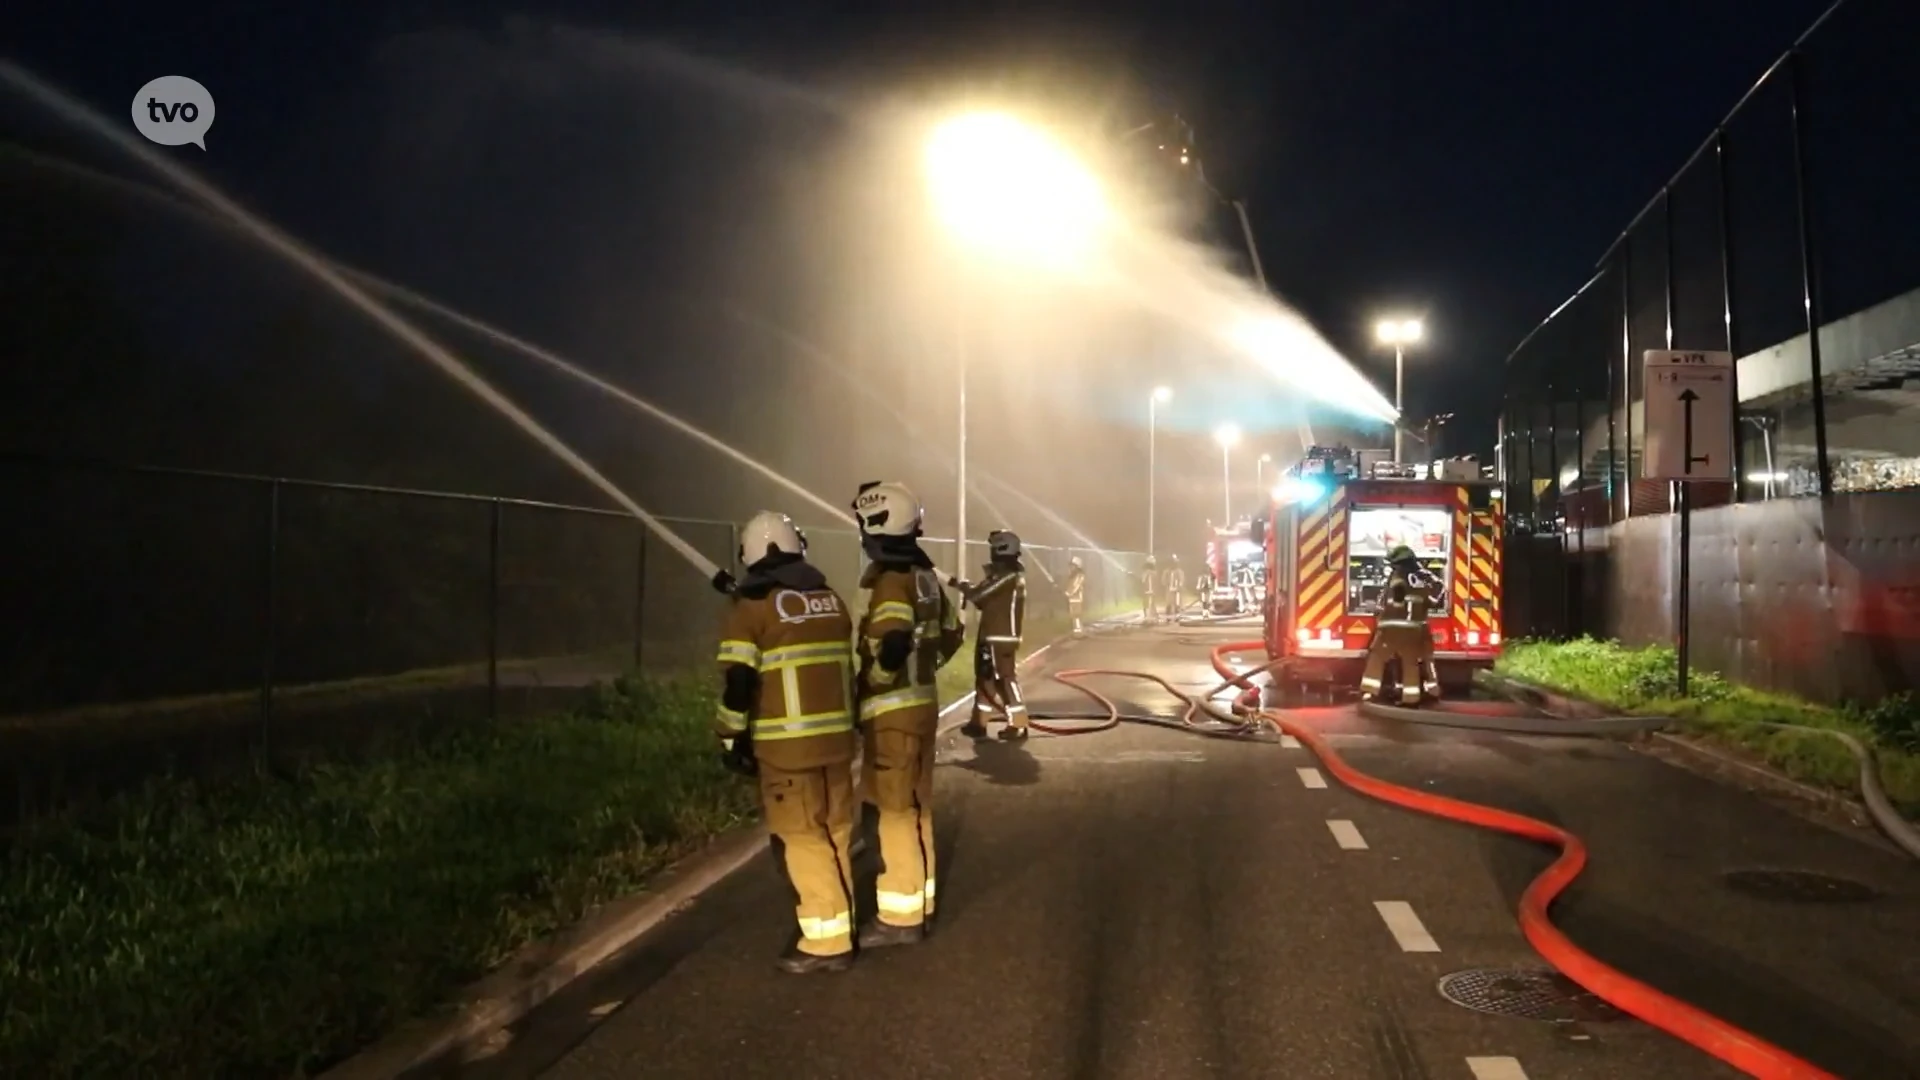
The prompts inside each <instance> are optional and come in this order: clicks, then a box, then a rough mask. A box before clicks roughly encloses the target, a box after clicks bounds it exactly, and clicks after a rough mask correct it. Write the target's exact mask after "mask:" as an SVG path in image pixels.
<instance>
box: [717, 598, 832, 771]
mask: <svg viewBox="0 0 1920 1080" xmlns="http://www.w3.org/2000/svg"><path fill="white" fill-rule="evenodd" d="M718 660H719V662H720V666H721V667H722V668H725V667H727V666H729V665H732V664H743V665H745V666H747V667H750V668H752V669H753V670H755V671H757V672H759V673H760V688H759V696H758V698H757V699H756V700H755V702H754V706H753V710H752V714H751V716H750V717H749V715H748V714H747V713H742V712H735V711H733V710H731V709H728V708H727V707H726V706H725V705H724V704H722V705H721V706H720V713H719V716H718V717H717V723H718V725H719V727H720V730H721V731H723V732H727V733H734V734H737V733H739V732H743V731H746V730H747V729H748V726H749V724H751V726H752V729H753V741H754V743H755V744H756V746H757V745H759V744H762V743H767V742H778V741H780V740H783V739H799V738H805V737H807V736H810V735H833V734H837V733H844V732H850V731H852V730H853V707H852V701H851V697H852V680H853V619H852V617H851V616H850V615H848V614H847V608H846V605H845V604H844V603H842V602H841V600H840V596H839V594H837V593H835V592H834V591H833V590H832V589H812V590H807V591H801V590H798V589H789V588H775V589H773V590H772V591H771V592H769V593H767V595H766V596H764V597H759V598H754V599H749V598H746V597H736V598H734V600H733V601H732V603H731V605H730V606H729V607H728V610H727V616H726V624H725V627H724V628H723V629H722V631H721V634H720V649H719V653H718Z"/></svg>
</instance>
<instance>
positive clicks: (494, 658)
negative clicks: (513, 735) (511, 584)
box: [487, 499, 502, 720]
mask: <svg viewBox="0 0 1920 1080" xmlns="http://www.w3.org/2000/svg"><path fill="white" fill-rule="evenodd" d="M501 514H502V507H501V504H500V500H499V499H494V500H493V501H492V504H491V505H490V506H488V508H487V718H488V719H489V720H498V719H499V718H500V518H501Z"/></svg>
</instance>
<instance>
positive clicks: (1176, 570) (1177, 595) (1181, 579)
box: [1167, 555, 1187, 619]
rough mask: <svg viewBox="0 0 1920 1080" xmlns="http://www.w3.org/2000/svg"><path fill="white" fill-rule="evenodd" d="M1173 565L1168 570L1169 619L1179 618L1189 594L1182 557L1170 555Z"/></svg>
mask: <svg viewBox="0 0 1920 1080" xmlns="http://www.w3.org/2000/svg"><path fill="white" fill-rule="evenodd" d="M1168 559H1169V560H1170V561H1171V562H1172V563H1173V565H1172V566H1169V567H1168V568H1167V617H1168V618H1169V619H1172V618H1177V617H1179V615H1180V609H1181V608H1182V607H1184V606H1185V603H1184V601H1185V600H1186V592H1187V572H1186V571H1185V570H1183V569H1181V567H1180V556H1178V555H1170V556H1168Z"/></svg>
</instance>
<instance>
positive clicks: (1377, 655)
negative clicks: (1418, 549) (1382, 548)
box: [1360, 544, 1440, 705]
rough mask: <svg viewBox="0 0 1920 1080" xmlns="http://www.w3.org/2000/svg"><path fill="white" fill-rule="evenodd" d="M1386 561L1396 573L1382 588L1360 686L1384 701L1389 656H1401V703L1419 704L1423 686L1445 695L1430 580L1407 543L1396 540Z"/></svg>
mask: <svg viewBox="0 0 1920 1080" xmlns="http://www.w3.org/2000/svg"><path fill="white" fill-rule="evenodd" d="M1387 565H1388V566H1389V567H1390V568H1391V574H1390V575H1389V577H1388V578H1387V587H1386V590H1385V591H1384V592H1383V593H1382V594H1381V600H1380V620H1379V624H1378V625H1377V627H1376V628H1375V629H1374V632H1373V641H1372V642H1370V643H1369V644H1368V646H1367V667H1366V671H1365V672H1364V673H1363V674H1362V675H1361V676H1360V692H1361V693H1362V694H1364V695H1365V696H1367V697H1369V698H1372V699H1373V700H1375V701H1379V700H1380V689H1381V686H1380V684H1381V676H1382V675H1384V674H1385V672H1386V667H1387V662H1388V661H1389V660H1399V661H1400V704H1402V705H1418V704H1420V701H1421V694H1422V692H1423V691H1424V692H1425V693H1426V694H1428V695H1430V696H1432V697H1438V696H1439V695H1440V683H1439V679H1438V677H1437V676H1436V674H1435V673H1434V670H1433V632H1432V631H1431V630H1430V629H1429V628H1428V626H1427V608H1428V606H1429V605H1430V604H1431V603H1432V597H1431V594H1430V592H1429V590H1430V588H1431V583H1430V582H1429V580H1428V578H1427V575H1426V573H1425V571H1423V570H1421V568H1420V560H1419V559H1418V558H1416V557H1415V556H1414V554H1413V549H1412V548H1410V547H1408V546H1407V545H1405V544H1396V545H1394V547H1393V549H1392V550H1391V551H1388V552H1387Z"/></svg>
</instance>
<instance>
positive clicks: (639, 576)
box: [633, 525, 647, 674]
mask: <svg viewBox="0 0 1920 1080" xmlns="http://www.w3.org/2000/svg"><path fill="white" fill-rule="evenodd" d="M646 657H647V527H646V526H645V525H642V526H640V542H639V543H638V544H637V545H635V546H634V560H633V670H634V672H635V673H636V674H638V673H639V671H640V665H641V664H642V663H644V662H645V661H646Z"/></svg>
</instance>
